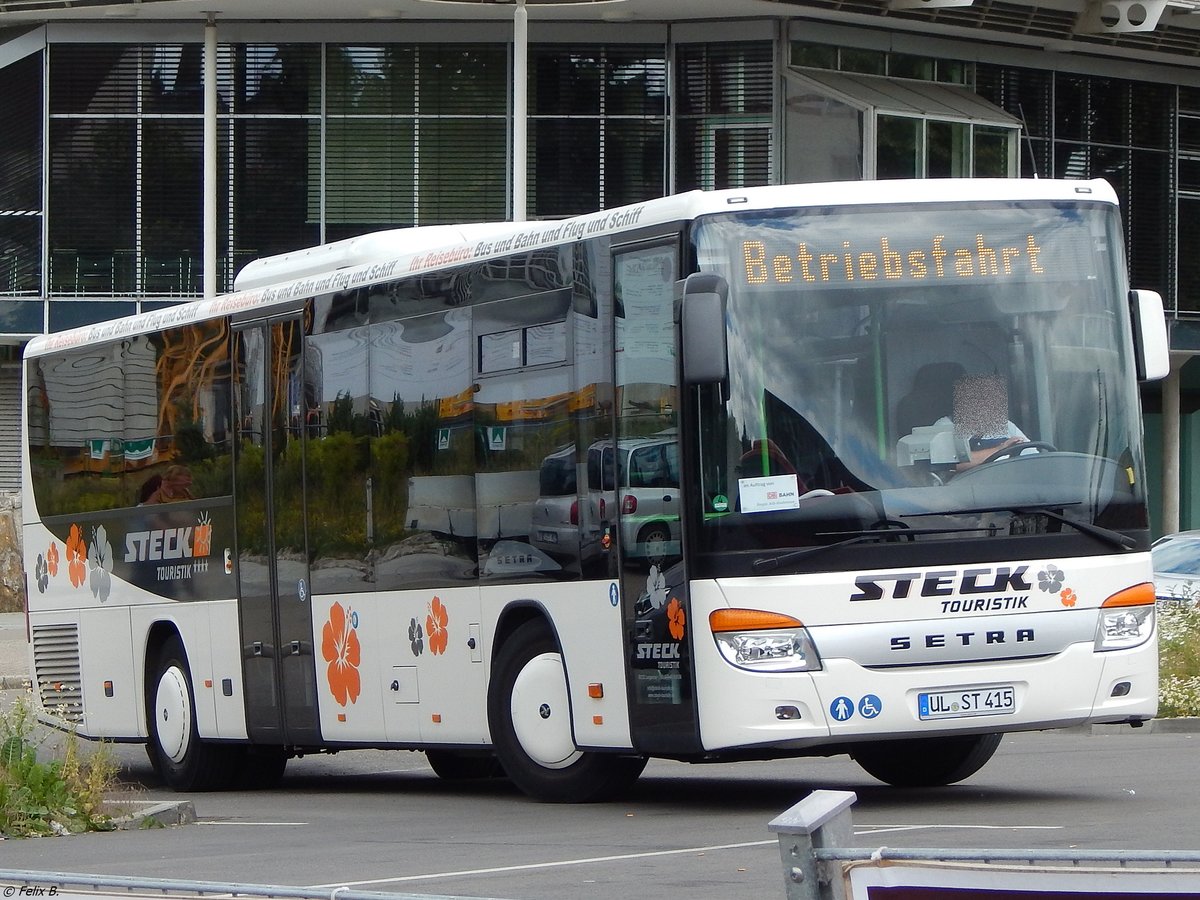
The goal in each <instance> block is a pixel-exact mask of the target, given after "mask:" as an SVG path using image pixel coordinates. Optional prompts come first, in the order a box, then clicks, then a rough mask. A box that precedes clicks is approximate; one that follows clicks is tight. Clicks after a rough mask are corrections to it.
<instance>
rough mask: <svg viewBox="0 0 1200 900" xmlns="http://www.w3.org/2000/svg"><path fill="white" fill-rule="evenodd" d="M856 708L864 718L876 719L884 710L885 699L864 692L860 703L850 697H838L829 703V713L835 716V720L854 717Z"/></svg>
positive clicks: (843, 720) (840, 720)
mask: <svg viewBox="0 0 1200 900" xmlns="http://www.w3.org/2000/svg"><path fill="white" fill-rule="evenodd" d="M855 709H857V710H858V714H859V715H860V716H862V717H863V718H864V719H874V718H875V717H876V716H878V715H879V714H880V713H881V712H883V701H882V700H880V699H879V698H878V697H876V696H875V695H874V694H863V696H862V697H860V698H859V700H858V703H855V702H854V701H853V700H851V699H850V698H849V697H836V698H835V699H834V701H833V702H832V703H830V704H829V715H831V716H833V720H834V721H835V722H848V721H850V720H851V719H852V718H854V711H855Z"/></svg>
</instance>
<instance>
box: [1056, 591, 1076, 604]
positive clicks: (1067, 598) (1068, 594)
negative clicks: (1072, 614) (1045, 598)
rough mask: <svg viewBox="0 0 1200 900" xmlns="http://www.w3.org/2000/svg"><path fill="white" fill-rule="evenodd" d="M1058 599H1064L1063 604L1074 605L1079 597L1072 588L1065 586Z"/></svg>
mask: <svg viewBox="0 0 1200 900" xmlns="http://www.w3.org/2000/svg"><path fill="white" fill-rule="evenodd" d="M1058 599H1059V600H1061V601H1062V605H1063V606H1074V605H1075V601H1076V600H1078V599H1079V597H1077V596H1076V595H1075V592H1074V591H1073V590H1071V589H1070V588H1064V589H1063V592H1062V593H1061V594H1059V595H1058Z"/></svg>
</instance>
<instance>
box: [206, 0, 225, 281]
mask: <svg viewBox="0 0 1200 900" xmlns="http://www.w3.org/2000/svg"><path fill="white" fill-rule="evenodd" d="M203 184H204V296H205V297H215V296H216V295H217V285H218V282H219V279H220V274H221V273H220V272H219V271H218V270H217V17H216V15H215V14H213V13H209V14H208V21H207V22H205V24H204V174H203Z"/></svg>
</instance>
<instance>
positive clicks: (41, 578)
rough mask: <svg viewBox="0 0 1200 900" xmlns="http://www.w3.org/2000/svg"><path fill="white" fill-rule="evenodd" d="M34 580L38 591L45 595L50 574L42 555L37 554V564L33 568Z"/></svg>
mask: <svg viewBox="0 0 1200 900" xmlns="http://www.w3.org/2000/svg"><path fill="white" fill-rule="evenodd" d="M33 575H34V578H36V579H37V586H38V591H39V592H41V593H43V594H44V593H46V585H48V584H49V583H50V573H49V572H48V571H47V569H46V560H45V557H43V556H42V554H40V553H39V554H38V558H37V563H36V564H35V565H34V567H33Z"/></svg>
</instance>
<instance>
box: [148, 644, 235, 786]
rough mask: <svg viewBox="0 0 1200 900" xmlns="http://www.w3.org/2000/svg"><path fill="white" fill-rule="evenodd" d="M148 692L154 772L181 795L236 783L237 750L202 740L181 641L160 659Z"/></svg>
mask: <svg viewBox="0 0 1200 900" xmlns="http://www.w3.org/2000/svg"><path fill="white" fill-rule="evenodd" d="M150 672H151V676H150V680H149V682H148V683H147V691H146V703H147V708H146V725H147V727H148V729H149V732H150V741H149V744H148V745H147V748H146V749H147V752H148V753H149V755H150V762H151V763H152V764H153V766H154V770H155V771H156V772H157V773H158V774H159V775H160V776H161V777H162V779H163V781H165V782H166V783H167V785H168V786H169V787H171V788H172V789H174V790H177V791H213V790H224V789H225V788H228V787H230V786H231V785H232V783H233V779H234V765H235V763H236V761H237V756H238V754H237V751H238V750H240V749H241V748H239V747H233V746H222V745H218V744H211V743H208V742H205V741H202V740H201V739H200V734H199V731H198V730H197V727H196V698H195V695H194V694H193V693H192V674H191V669H190V668H189V667H188V661H187V654H186V653H185V652H184V649H183V643H182V642H181V641H180V640H179V638H178V637H172V638H170V639H168V640H167V641H166V642H165V643H164V644H163V645H162V647H161V648H160V649H159V651H158V653H157V655H156V656H155V657H154V667H153V668H152V669H151V670H150Z"/></svg>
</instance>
